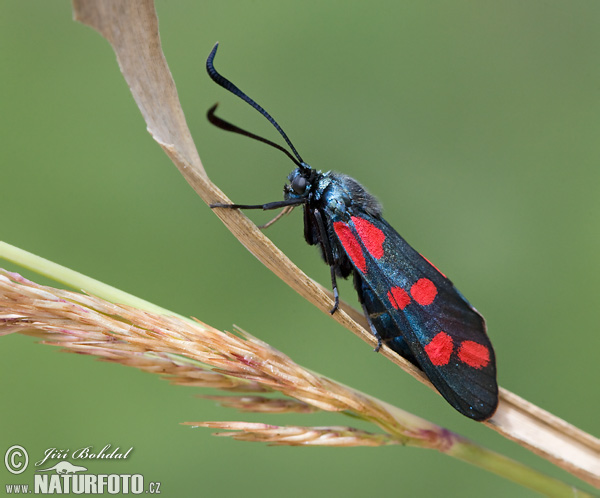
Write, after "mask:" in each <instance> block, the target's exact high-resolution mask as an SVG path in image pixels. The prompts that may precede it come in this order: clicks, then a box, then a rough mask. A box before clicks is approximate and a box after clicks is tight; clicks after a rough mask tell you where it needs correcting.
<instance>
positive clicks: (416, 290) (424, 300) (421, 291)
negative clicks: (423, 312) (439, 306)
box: [410, 278, 437, 306]
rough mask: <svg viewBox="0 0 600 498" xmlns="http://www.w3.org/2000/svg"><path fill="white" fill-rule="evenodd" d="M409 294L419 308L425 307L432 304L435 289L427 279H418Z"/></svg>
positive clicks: (435, 292) (435, 293)
mask: <svg viewBox="0 0 600 498" xmlns="http://www.w3.org/2000/svg"><path fill="white" fill-rule="evenodd" d="M410 294H411V296H412V297H413V299H414V300H415V301H416V302H417V303H419V304H420V305H421V306H427V305H428V304H431V303H433V300H434V299H435V296H436V295H437V287H436V286H435V284H434V283H433V282H432V281H431V280H429V279H428V278H420V279H419V280H417V281H416V282H415V283H414V284H413V286H412V287H411V288H410Z"/></svg>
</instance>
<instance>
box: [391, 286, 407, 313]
mask: <svg viewBox="0 0 600 498" xmlns="http://www.w3.org/2000/svg"><path fill="white" fill-rule="evenodd" d="M387 298H388V299H389V301H390V303H391V305H392V306H393V307H394V308H396V309H397V310H403V309H404V308H406V307H407V306H408V305H409V303H410V296H409V295H408V294H407V293H406V291H405V290H404V289H402V288H400V287H392V288H391V289H390V290H389V292H388V293H387Z"/></svg>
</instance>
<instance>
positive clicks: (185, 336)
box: [0, 270, 462, 450]
mask: <svg viewBox="0 0 600 498" xmlns="http://www.w3.org/2000/svg"><path fill="white" fill-rule="evenodd" d="M3 310H4V311H3ZM8 310H10V312H8ZM12 332H19V333H24V334H28V335H33V336H36V337H39V338H41V339H42V340H43V343H44V344H51V345H55V346H61V347H63V348H65V350H67V351H70V352H74V353H80V354H89V355H94V356H97V357H99V358H100V359H102V360H104V361H110V362H115V363H120V364H122V365H127V366H131V367H136V368H139V369H141V370H144V371H146V372H151V373H158V374H160V375H162V376H165V377H167V378H168V379H169V380H170V381H171V382H173V383H176V384H179V385H188V386H195V387H206V388H214V389H221V390H224V391H230V392H231V391H233V392H241V393H245V394H243V395H240V396H206V397H208V398H210V399H213V400H215V401H217V402H219V403H220V404H222V405H224V406H228V407H233V408H237V409H238V410H240V411H245V412H260V413H287V412H301V413H310V412H314V411H318V410H325V411H337V412H347V413H349V414H352V415H353V416H355V417H358V418H360V419H363V420H368V421H370V422H373V423H375V424H377V425H378V426H379V427H381V428H383V429H384V430H385V431H386V432H387V433H388V435H383V436H382V435H376V434H370V433H367V432H363V431H357V430H355V429H353V428H347V427H346V428H340V427H331V428H327V427H319V428H314V427H305V428H300V427H292V428H289V427H288V428H284V427H277V426H271V425H269V426H267V425H261V424H259V425H260V427H259V426H256V425H252V424H251V425H244V424H245V423H243V422H236V423H235V424H238V425H230V424H231V423H228V422H227V423H214V422H212V423H210V424H209V423H202V422H194V423H193V424H192V425H196V426H199V425H203V426H207V427H213V426H214V427H216V426H217V425H218V424H222V425H218V427H220V428H230V429H234V428H235V429H239V430H241V431H242V432H236V433H235V437H236V438H237V439H244V440H255V441H266V440H268V442H270V443H277V442H278V434H279V435H280V438H281V440H280V441H279V444H291V443H290V440H291V439H290V438H292V436H291V435H293V437H294V438H296V440H297V441H298V442H297V443H295V444H311V445H315V444H324V445H344V446H352V445H353V444H354V445H365V444H367V445H370V446H372V445H381V444H391V443H402V444H411V445H416V446H422V447H430V448H437V449H440V450H445V449H447V448H448V447H449V445H451V443H452V441H453V440H454V437H456V438H459V436H455V435H453V434H451V433H449V432H448V431H446V430H444V429H442V428H439V427H437V426H435V425H433V424H430V423H429V422H427V421H425V420H423V419H420V418H418V417H416V416H414V415H412V414H409V413H406V412H403V411H402V410H399V409H396V408H394V409H393V410H392V411H390V409H389V408H390V407H389V406H387V405H385V404H383V403H380V402H378V401H377V400H374V399H373V398H371V397H369V396H367V395H365V394H363V393H360V392H358V391H355V390H353V389H350V388H348V387H346V386H343V385H341V384H339V383H337V382H335V381H333V380H331V379H328V378H326V377H324V376H321V375H318V374H315V373H313V372H310V371H308V370H307V369H305V368H303V367H301V366H300V365H298V364H296V363H295V362H293V361H292V360H291V359H290V358H289V357H288V356H286V355H285V354H283V353H281V352H280V351H278V350H276V349H274V348H273V347H271V346H270V345H268V344H266V343H265V342H263V341H261V340H259V339H257V338H256V337H253V336H251V335H250V334H248V333H246V332H243V331H241V330H240V331H238V334H237V335H236V334H232V333H230V332H222V331H220V330H217V329H215V328H213V327H210V326H209V325H207V324H205V323H202V322H200V321H197V320H196V321H191V320H186V319H182V318H179V317H176V316H165V315H159V314H155V313H150V312H147V311H142V310H139V309H136V308H132V307H129V306H124V305H119V304H113V303H110V302H107V301H104V300H103V299H99V298H97V297H94V296H90V295H86V294H81V293H76V292H71V291H66V290H61V289H55V288H52V287H46V286H42V285H39V284H36V283H34V282H31V281H29V280H27V279H25V278H23V277H22V276H21V275H18V274H16V273H10V272H7V271H5V270H0V335H3V334H8V333H12ZM275 392H279V393H282V394H284V395H286V396H288V398H285V399H282V398H281V397H279V398H277V397H270V396H271V395H272V394H271V395H269V396H265V395H261V396H258V395H249V394H248V393H263V394H265V393H267V394H268V393H275ZM211 424H212V425H211ZM215 424H217V425H215ZM228 424H229V425H228ZM240 424H241V425H240ZM275 428H276V429H277V430H275ZM302 430H303V431H304V433H303V434H299V431H302ZM460 439H462V438H460ZM303 441H304V442H303ZM353 442H354V443H353Z"/></svg>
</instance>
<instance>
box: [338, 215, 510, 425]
mask: <svg viewBox="0 0 600 498" xmlns="http://www.w3.org/2000/svg"><path fill="white" fill-rule="evenodd" d="M354 211H356V209H355V210H354ZM328 221H329V222H330V223H331V224H332V225H331V226H332V227H333V230H332V231H333V232H334V234H335V237H336V238H337V241H338V242H339V245H340V246H341V248H343V250H344V251H345V253H346V254H347V256H348V258H349V259H350V260H351V262H352V264H353V266H354V268H355V284H356V287H357V291H358V293H359V298H360V300H361V303H362V305H363V308H364V310H365V314H366V315H367V318H368V319H369V322H370V324H371V326H372V328H373V329H374V331H375V332H376V333H377V335H379V336H380V338H381V340H382V341H383V342H384V343H386V344H387V345H388V346H389V347H390V348H392V349H393V350H395V351H396V352H397V353H399V354H400V355H402V356H404V357H406V358H407V359H408V360H409V361H411V362H413V363H415V364H416V365H417V366H419V367H420V368H421V369H422V370H423V371H424V372H425V374H426V375H427V377H429V379H430V380H431V382H432V383H433V385H434V386H435V387H436V388H437V389H438V391H439V392H440V393H441V394H442V396H443V397H444V398H445V399H446V400H447V401H448V402H449V403H450V404H451V405H452V406H453V407H454V408H456V410H458V411H459V412H460V413H462V414H463V415H466V416H467V417H470V418H472V419H474V420H485V419H488V418H490V417H491V416H492V415H493V414H494V411H495V410H496V407H497V405H498V384H497V382H496V360H495V356H494V350H493V348H492V344H491V342H490V340H489V339H488V337H487V334H486V328H485V322H484V320H483V317H482V316H481V315H480V314H479V313H478V312H477V311H476V310H475V308H473V307H472V306H471V305H470V304H469V302H468V301H467V300H466V299H465V298H464V297H463V296H462V294H461V293H460V292H459V291H458V290H457V289H456V287H454V285H453V284H452V282H451V281H450V280H449V279H448V278H446V276H445V275H444V274H442V273H441V272H440V271H439V270H438V269H437V268H436V267H435V266H433V265H432V264H431V263H430V262H429V261H428V260H427V259H426V258H424V257H423V256H421V255H420V254H419V253H418V252H417V251H415V250H414V249H413V248H412V247H411V246H410V245H409V244H408V243H407V242H406V241H405V240H404V239H403V238H402V237H401V236H400V235H399V234H398V233H397V232H396V231H395V230H394V229H393V228H392V227H391V226H390V225H389V224H388V223H387V222H386V221H385V220H383V219H381V218H379V217H375V216H372V215H370V214H368V213H366V212H364V211H358V212H354V215H353V216H349V217H348V218H347V219H329V220H328Z"/></svg>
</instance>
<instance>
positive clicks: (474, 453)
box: [0, 241, 592, 497]
mask: <svg viewBox="0 0 600 498" xmlns="http://www.w3.org/2000/svg"><path fill="white" fill-rule="evenodd" d="M0 258H3V259H5V260H7V261H10V262H11V263H14V264H16V265H19V266H21V267H23V268H26V269H28V270H31V271H33V272H35V273H38V274H40V275H43V276H45V277H47V278H50V279H52V280H55V281H56V282H60V283H61V284H64V285H67V286H69V287H72V288H74V289H84V290H85V291H86V292H88V293H90V294H93V295H95V296H97V297H100V298H102V299H105V300H107V301H110V302H113V303H120V304H125V305H127V306H131V307H135V308H138V309H143V310H146V311H150V312H153V313H159V314H162V315H169V316H177V317H179V318H183V319H186V320H189V319H188V318H185V317H182V316H180V315H177V314H176V313H173V312H171V311H169V310H167V309H165V308H161V307H160V306H157V305H155V304H152V303H150V302H148V301H145V300H143V299H140V298H138V297H136V296H133V295H131V294H128V293H126V292H123V291H121V290H119V289H116V288H115V287H112V286H110V285H107V284H105V283H102V282H99V281H98V280H95V279H93V278H91V277H88V276H86V275H83V274H81V273H79V272H76V271H74V270H71V269H69V268H65V267H64V266H61V265H59V264H57V263H53V262H52V261H49V260H47V259H45V258H42V257H40V256H36V255H34V254H31V253H30V252H27V251H24V250H23V249H19V248H17V247H15V246H12V245H10V244H7V243H5V242H2V241H0ZM316 375H319V374H316ZM365 397H370V396H368V395H365ZM370 398H371V399H372V400H373V401H375V402H377V403H379V404H380V405H381V406H383V407H385V409H386V410H387V411H388V412H389V413H390V414H391V415H392V417H393V418H394V419H395V420H397V422H398V426H399V427H405V426H406V424H407V422H408V424H409V425H413V426H414V425H415V419H418V417H416V416H414V415H411V414H408V415H409V418H408V420H407V418H406V416H405V412H404V411H403V410H401V409H399V408H397V407H395V406H393V405H389V404H388V403H385V402H383V401H380V400H377V399H375V398H372V397H370ZM354 415H355V416H356V415H358V416H359V417H360V414H354ZM374 422H375V423H377V421H374ZM423 422H424V423H425V424H427V426H424V427H423V428H422V429H423V430H431V427H432V424H431V423H430V422H427V421H423ZM384 425H386V430H387V431H388V432H389V433H390V434H391V435H392V437H396V438H398V439H399V440H401V441H405V440H406V435H405V434H403V433H402V430H398V427H394V426H393V425H390V424H384ZM438 429H439V430H442V431H443V430H445V429H441V428H438ZM453 436H454V438H453V441H452V444H451V446H450V447H449V448H448V449H446V450H444V449H441V450H440V451H441V452H443V453H445V454H447V455H449V456H452V457H455V458H458V459H460V460H463V461H465V462H468V463H470V464H472V465H475V466H477V467H479V468H482V469H486V470H488V471H490V472H492V473H494V474H496V475H499V476H501V477H504V478H505V479H508V480H510V481H512V482H515V483H517V484H521V485H522V486H524V487H527V488H530V489H532V490H534V491H537V492H539V493H542V494H545V495H547V496H552V497H573V496H577V497H591V496H592V495H590V494H589V493H586V492H584V491H581V490H579V489H577V488H575V487H573V486H570V485H568V484H566V483H564V482H562V481H559V480H556V479H554V478H552V477H550V476H547V475H545V474H543V473H541V472H538V471H536V470H534V469H532V468H530V467H527V466H526V465H524V464H522V463H520V462H517V461H515V460H512V459H510V458H508V457H506V456H504V455H501V454H499V453H496V452H494V451H491V450H489V449H487V448H483V447H481V446H478V445H476V444H475V443H473V442H471V441H470V440H468V439H466V438H463V437H461V436H457V435H453ZM409 444H410V443H409ZM411 445H414V444H411ZM414 446H418V445H414ZM425 447H426V446H425Z"/></svg>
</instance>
